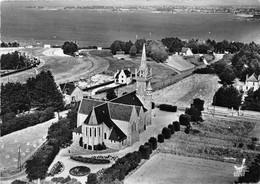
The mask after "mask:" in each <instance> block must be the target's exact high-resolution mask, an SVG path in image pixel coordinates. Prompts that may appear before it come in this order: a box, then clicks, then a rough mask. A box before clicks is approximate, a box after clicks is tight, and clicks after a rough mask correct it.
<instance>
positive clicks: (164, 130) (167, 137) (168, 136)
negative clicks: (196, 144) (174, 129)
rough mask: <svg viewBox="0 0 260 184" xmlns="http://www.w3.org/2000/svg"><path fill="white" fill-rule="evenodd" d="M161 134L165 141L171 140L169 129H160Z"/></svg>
mask: <svg viewBox="0 0 260 184" xmlns="http://www.w3.org/2000/svg"><path fill="white" fill-rule="evenodd" d="M162 134H163V135H164V138H165V139H170V138H171V130H170V129H169V128H166V127H164V128H163V129H162Z"/></svg>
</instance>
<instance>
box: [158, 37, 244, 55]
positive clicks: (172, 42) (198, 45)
mask: <svg viewBox="0 0 260 184" xmlns="http://www.w3.org/2000/svg"><path fill="white" fill-rule="evenodd" d="M162 43H163V44H164V45H165V46H166V47H167V48H168V49H169V52H170V53H175V52H181V48H182V47H189V48H191V50H192V52H193V53H194V54H197V53H200V54H207V53H212V52H217V53H224V52H225V51H227V52H230V53H235V52H237V51H239V50H240V49H241V48H242V47H243V45H244V44H243V43H241V42H228V41H226V40H223V41H221V42H216V41H215V40H210V39H208V40H206V41H201V40H199V39H192V40H181V39H179V38H177V37H176V38H174V37H170V38H163V39H162Z"/></svg>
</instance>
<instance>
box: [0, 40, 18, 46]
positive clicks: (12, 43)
mask: <svg viewBox="0 0 260 184" xmlns="http://www.w3.org/2000/svg"><path fill="white" fill-rule="evenodd" d="M19 46H20V44H19V43H18V42H16V41H14V42H8V43H6V42H3V41H2V42H1V47H19Z"/></svg>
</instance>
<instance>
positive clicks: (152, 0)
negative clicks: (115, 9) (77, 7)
mask: <svg viewBox="0 0 260 184" xmlns="http://www.w3.org/2000/svg"><path fill="white" fill-rule="evenodd" d="M0 1H15V0H0ZM17 1H23V0H17ZM27 1H28V0H27ZM29 1H44V0H29ZM51 1H53V2H54V1H56V2H55V4H56V3H58V4H59V3H60V5H61V6H62V5H63V4H67V3H64V2H65V0H51ZM66 1H67V2H70V3H73V2H77V3H76V4H78V3H79V2H82V4H86V3H87V4H92V3H93V4H95V5H96V4H98V5H189V6H211V5H220V6H254V7H255V6H259V7H260V0H66Z"/></svg>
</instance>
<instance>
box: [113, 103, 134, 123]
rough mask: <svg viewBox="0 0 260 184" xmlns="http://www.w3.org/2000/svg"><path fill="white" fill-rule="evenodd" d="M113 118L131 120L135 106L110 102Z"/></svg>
mask: <svg viewBox="0 0 260 184" xmlns="http://www.w3.org/2000/svg"><path fill="white" fill-rule="evenodd" d="M108 106H109V112H110V117H111V119H116V120H122V121H129V120H130V117H131V114H132V111H133V106H130V105H124V104H117V103H111V102H108Z"/></svg>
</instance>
